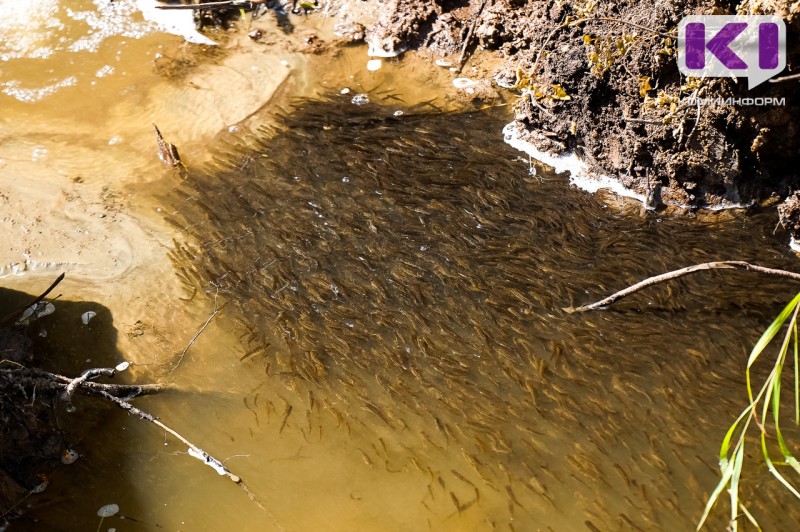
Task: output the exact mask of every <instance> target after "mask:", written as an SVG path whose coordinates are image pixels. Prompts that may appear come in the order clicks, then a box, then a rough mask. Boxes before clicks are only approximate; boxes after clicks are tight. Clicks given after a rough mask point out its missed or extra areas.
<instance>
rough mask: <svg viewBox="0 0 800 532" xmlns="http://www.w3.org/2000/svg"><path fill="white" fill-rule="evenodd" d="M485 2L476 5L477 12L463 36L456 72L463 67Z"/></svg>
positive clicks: (484, 0)
mask: <svg viewBox="0 0 800 532" xmlns="http://www.w3.org/2000/svg"><path fill="white" fill-rule="evenodd" d="M487 2H488V0H483V2H481V5H480V6H478V12H477V13H476V14H475V18H474V19H472V24H470V26H469V31H468V32H467V36H466V37H465V38H464V44H463V45H462V46H461V53H460V54H459V55H458V72H461V69H462V68H464V63H465V62H466V60H467V57H466V54H467V47H468V46H469V42H470V41H471V40H472V34H473V33H474V32H475V26H477V25H478V21H479V20H480V19H481V14H482V13H483V8H484V7H486V3H487Z"/></svg>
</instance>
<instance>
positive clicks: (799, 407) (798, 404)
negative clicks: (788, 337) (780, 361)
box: [792, 320, 800, 425]
mask: <svg viewBox="0 0 800 532" xmlns="http://www.w3.org/2000/svg"><path fill="white" fill-rule="evenodd" d="M792 330H793V331H794V424H795V425H800V364H798V363H797V360H798V349H797V320H794V323H793V324H792Z"/></svg>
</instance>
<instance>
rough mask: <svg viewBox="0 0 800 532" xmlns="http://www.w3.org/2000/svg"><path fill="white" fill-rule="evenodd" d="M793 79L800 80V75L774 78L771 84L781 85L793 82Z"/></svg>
mask: <svg viewBox="0 0 800 532" xmlns="http://www.w3.org/2000/svg"><path fill="white" fill-rule="evenodd" d="M793 79H798V80H800V74H790V75H788V76H781V77H779V78H772V79H771V80H769V82H770V83H781V82H782V81H791V80H793Z"/></svg>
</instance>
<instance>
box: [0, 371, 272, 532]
mask: <svg viewBox="0 0 800 532" xmlns="http://www.w3.org/2000/svg"><path fill="white" fill-rule="evenodd" d="M9 362H11V361H9ZM14 364H15V365H17V366H18V367H17V368H14V369H0V373H4V374H7V375H10V376H12V377H14V378H15V379H16V380H17V382H19V383H20V384H23V385H31V386H34V387H38V388H40V389H56V390H63V392H62V395H61V397H62V398H63V399H65V400H68V401H70V402H71V399H72V396H73V395H74V394H75V393H76V392H77V391H78V390H80V391H83V392H84V393H86V394H88V395H94V396H98V397H102V398H104V399H106V400H108V401H111V402H112V403H114V404H115V405H117V406H118V407H120V408H122V409H123V410H125V411H126V412H128V413H130V414H133V415H136V416H138V417H139V418H141V419H143V420H145V421H149V422H150V423H153V424H154V425H156V426H158V427H159V428H161V429H162V430H164V431H166V432H168V433H169V434H171V435H172V436H174V437H175V438H177V439H178V440H179V441H180V442H181V443H183V444H184V445H186V446H187V447H188V448H189V456H192V457H194V458H197V459H198V460H200V461H201V462H203V463H204V464H205V465H207V466H209V467H210V468H211V469H213V470H214V471H216V472H217V473H218V474H219V475H224V476H226V477H228V478H229V479H230V480H232V481H233V482H234V483H236V484H237V485H238V486H239V487H240V488H242V489H243V490H244V491H245V493H247V496H248V498H249V499H250V500H251V501H253V502H254V503H255V504H256V505H257V506H258V507H259V508H260V509H261V510H263V511H265V512H267V513H269V512H268V511H267V509H266V508H264V506H263V505H262V504H261V503H260V502H259V501H258V499H256V497H255V495H254V494H253V493H252V492H251V491H250V489H249V488H248V487H247V485H246V484H245V483H244V481H243V480H242V478H241V477H240V476H239V475H237V474H235V473H233V472H232V471H231V470H230V469H228V468H227V467H225V465H224V464H223V463H222V462H221V461H220V460H218V459H216V458H214V457H213V456H211V455H210V454H209V453H208V452H206V451H204V450H203V449H201V448H200V447H198V446H197V445H195V444H194V443H192V442H191V441H189V440H188V439H186V438H185V437H183V436H182V435H181V434H180V433H178V432H177V431H176V430H174V429H172V428H171V427H169V426H167V425H166V424H164V423H163V422H161V421H160V420H159V419H158V418H156V417H155V416H153V415H152V414H149V413H147V412H145V411H144V410H142V409H140V408H137V407H135V406H133V405H132V404H131V403H130V402H129V401H128V400H126V399H127V398H129V397H136V396H139V395H144V394H147V393H154V392H156V391H160V390H164V389H169V388H170V387H171V386H168V385H161V384H150V385H138V386H135V385H115V384H102V383H97V382H92V381H90V380H89V379H91V378H94V377H97V376H100V375H105V376H114V374H115V373H117V369H116V368H92V369H89V370H86V371H84V372H83V373H82V374H81V376H80V377H77V378H74V379H71V378H69V377H65V376H63V375H58V374H55V373H49V372H47V371H41V370H38V369H32V368H25V367H23V366H21V365H19V364H16V363H14ZM120 396H123V397H126V399H122V398H121V397H120ZM270 516H271V517H272V519H273V522H274V519H275V518H274V517H273V516H272V515H271V514H270ZM274 524H275V525H276V527H277V528H279V529H281V530H282V527H280V525H279V524H278V523H277V522H274Z"/></svg>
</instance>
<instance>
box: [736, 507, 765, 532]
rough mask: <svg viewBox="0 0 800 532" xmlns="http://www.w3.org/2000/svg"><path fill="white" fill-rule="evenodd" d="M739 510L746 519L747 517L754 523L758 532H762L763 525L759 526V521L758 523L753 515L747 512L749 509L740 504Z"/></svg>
mask: <svg viewBox="0 0 800 532" xmlns="http://www.w3.org/2000/svg"><path fill="white" fill-rule="evenodd" d="M739 508H741V510H742V513H743V514H744V516H745V517H747V520H748V521H750V522H751V523H753V526H754V527H756V530H758V532H761V525H759V524H758V521H756V518H755V517H753V514H751V513H750V512H748V511H747V508H745V506H744V504H742V503H739Z"/></svg>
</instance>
